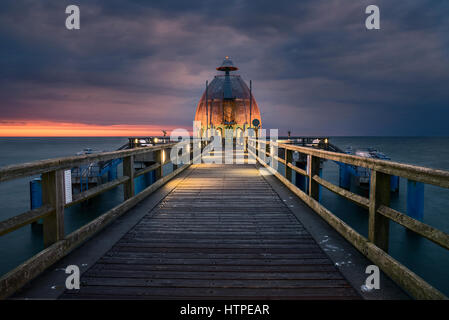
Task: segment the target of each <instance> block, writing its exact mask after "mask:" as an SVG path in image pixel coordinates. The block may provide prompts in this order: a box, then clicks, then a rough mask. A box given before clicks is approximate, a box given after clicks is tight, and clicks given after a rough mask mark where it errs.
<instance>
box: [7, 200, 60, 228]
mask: <svg viewBox="0 0 449 320" xmlns="http://www.w3.org/2000/svg"><path fill="white" fill-rule="evenodd" d="M53 211H54V209H53V208H52V207H51V206H50V205H44V206H42V207H40V208H37V209H34V210H30V211H27V212H25V213H22V214H20V215H18V216H14V217H12V218H9V219H6V220H4V221H2V222H0V236H2V235H4V234H7V233H10V232H12V231H14V230H17V229H19V228H21V227H23V226H25V225H27V224H30V223H32V222H35V221H37V220H39V219H41V218H43V217H46V216H47V215H49V214H51V213H52V212H53Z"/></svg>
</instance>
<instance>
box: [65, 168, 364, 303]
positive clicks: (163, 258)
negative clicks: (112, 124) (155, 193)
mask: <svg viewBox="0 0 449 320" xmlns="http://www.w3.org/2000/svg"><path fill="white" fill-rule="evenodd" d="M61 298H62V299H359V298H360V297H359V296H358V294H357V293H356V291H355V290H354V289H353V288H352V287H351V286H350V285H349V283H348V282H347V280H346V279H345V278H344V277H343V276H342V275H341V274H340V272H339V271H338V270H337V269H336V268H335V266H334V265H333V263H332V261H331V260H330V259H329V258H328V257H327V256H326V254H325V253H324V252H323V251H322V250H321V248H320V247H319V246H318V245H317V243H316V242H315V240H314V239H312V237H311V236H310V234H309V233H308V232H307V231H306V230H305V229H304V227H303V226H302V224H301V223H300V222H299V221H298V220H297V219H296V217H295V216H294V215H293V213H291V211H290V210H289V209H288V207H287V206H286V205H285V204H284V202H283V201H282V200H281V199H280V198H279V196H278V194H277V193H275V192H274V191H273V189H272V188H271V186H270V185H269V184H268V183H267V182H266V181H265V179H264V178H263V177H262V176H261V175H260V174H259V170H258V169H257V168H256V167H255V166H254V165H247V164H246V165H206V164H202V165H195V166H193V170H192V172H191V173H190V174H189V175H188V176H187V177H186V178H185V179H184V180H183V181H182V182H181V183H180V184H179V185H178V186H177V187H176V188H175V189H174V190H173V191H172V192H171V193H170V194H169V195H168V196H167V197H166V198H164V200H163V201H162V202H161V203H160V204H159V205H158V206H157V207H156V208H154V209H153V210H151V211H150V212H149V213H148V214H147V215H146V216H145V217H144V218H143V219H142V220H141V221H140V222H138V223H137V224H136V225H135V226H134V227H133V228H132V229H131V230H130V231H129V232H128V233H127V234H126V235H125V236H124V237H123V238H122V239H121V240H120V241H119V242H117V243H116V244H115V245H114V246H113V247H112V248H111V250H110V251H109V252H107V254H106V255H105V256H103V257H102V258H100V259H99V260H98V261H97V262H96V264H95V265H93V266H92V267H91V268H90V269H89V270H88V271H86V272H85V273H84V274H83V276H82V278H81V289H80V290H71V291H68V290H67V291H65V293H64V294H63V295H62V296H61Z"/></svg>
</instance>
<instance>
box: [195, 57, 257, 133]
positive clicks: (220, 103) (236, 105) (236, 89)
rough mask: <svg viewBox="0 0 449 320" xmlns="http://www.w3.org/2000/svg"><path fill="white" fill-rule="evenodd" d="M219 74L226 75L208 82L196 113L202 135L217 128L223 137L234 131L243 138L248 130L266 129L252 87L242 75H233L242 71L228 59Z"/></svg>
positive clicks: (220, 67) (219, 68)
mask: <svg viewBox="0 0 449 320" xmlns="http://www.w3.org/2000/svg"><path fill="white" fill-rule="evenodd" d="M217 70H218V71H223V72H224V73H225V74H224V75H223V74H221V75H216V76H215V77H214V79H213V80H212V81H211V82H210V83H206V90H205V91H204V93H203V95H202V97H201V99H200V101H199V103H198V106H197V109H196V114H195V121H199V122H201V133H200V134H201V135H202V134H204V132H205V131H206V130H207V129H215V130H217V131H218V133H219V134H220V135H223V134H224V130H225V129H232V130H233V132H234V136H239V135H240V134H242V133H243V132H244V131H245V130H246V129H248V128H254V129H255V130H258V129H260V128H261V127H262V119H261V116H260V111H259V107H258V105H257V102H256V100H255V99H254V96H253V94H252V88H251V87H252V85H251V82H250V87H249V88H248V86H247V84H246V83H245V81H243V79H242V78H241V77H240V75H236V74H231V72H233V71H237V70H238V68H237V67H236V66H235V65H234V63H233V62H232V60H231V59H230V58H229V57H225V59H224V60H223V63H222V64H221V66H219V67H218V68H217Z"/></svg>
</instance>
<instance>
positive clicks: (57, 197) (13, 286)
mask: <svg viewBox="0 0 449 320" xmlns="http://www.w3.org/2000/svg"><path fill="white" fill-rule="evenodd" d="M183 147H185V150H184V151H183V154H182V156H180V155H179V151H181V150H182V148H183ZM204 147H206V143H202V144H199V146H198V148H197V146H196V145H195V148H194V145H193V142H190V141H184V142H177V143H168V144H162V145H157V146H151V147H139V148H133V149H127V150H119V151H113V152H103V153H96V154H88V155H81V156H73V157H64V158H57V159H49V160H41V161H35V162H31V163H25V164H20V165H10V166H6V167H3V168H0V183H1V182H5V181H9V180H13V179H19V178H24V177H30V176H33V175H37V174H42V206H41V207H40V208H37V209H34V210H30V211H27V212H25V213H22V214H20V215H17V216H14V217H12V218H9V219H6V220H4V221H1V222H0V236H3V235H5V234H8V233H10V232H12V231H14V230H17V229H19V228H21V227H23V226H26V225H29V224H31V223H33V222H36V221H38V220H40V219H42V220H43V241H44V247H45V249H44V250H42V251H40V252H39V253H38V254H36V255H35V256H33V257H31V258H30V259H28V260H27V261H25V262H24V263H22V264H21V265H19V266H18V267H16V268H14V269H13V270H11V271H10V272H8V273H7V274H5V275H3V276H2V277H1V278H0V299H5V298H7V297H9V296H10V295H12V294H13V293H15V292H16V291H17V290H18V289H20V288H21V287H23V286H24V285H25V284H26V283H27V282H29V281H30V280H32V279H34V278H35V277H37V276H38V275H39V274H41V273H42V272H43V271H44V270H45V269H47V268H48V267H49V266H51V265H52V264H54V263H55V262H57V261H58V260H60V259H61V258H62V257H64V256H66V255H67V254H68V253H70V252H71V251H72V250H73V249H75V248H76V247H78V246H79V245H80V244H82V243H83V242H85V241H86V240H88V239H89V238H90V237H92V236H93V235H94V234H96V233H97V232H98V231H100V230H102V229H103V228H104V227H105V226H107V225H108V224H109V223H111V222H112V221H114V220H115V219H116V218H118V217H119V216H121V215H122V214H124V213H125V212H127V211H128V210H129V209H131V208H132V207H134V206H135V205H136V204H137V203H138V202H140V201H142V200H143V199H145V198H146V197H147V196H148V195H150V194H151V193H153V192H154V191H155V190H157V189H158V188H160V187H161V186H163V185H164V184H165V183H166V182H167V181H169V180H170V179H172V178H173V177H175V176H176V175H178V174H179V173H181V172H182V171H183V170H184V169H186V168H187V167H188V166H190V164H191V163H192V162H195V161H197V158H198V154H197V153H198V151H197V150H198V149H199V150H200V151H201V149H202V148H204ZM174 148H176V149H177V151H178V159H179V160H180V161H179V164H180V165H179V167H178V165H176V164H174V163H173V161H172V160H173V159H171V162H172V163H173V171H172V172H171V173H169V174H167V175H165V176H164V174H163V166H164V165H165V164H167V163H168V162H169V161H170V160H169V155H170V151H171V149H174ZM149 153H152V154H153V158H154V159H155V161H153V162H155V163H154V164H151V165H149V166H147V167H145V168H143V169H140V170H137V171H136V170H135V169H134V159H135V157H136V156H143V155H146V154H149ZM181 157H183V159H181ZM113 159H123V176H122V177H118V178H117V179H115V180H113V181H110V182H107V183H104V184H101V185H99V186H97V187H94V188H91V189H89V190H87V191H84V192H81V193H78V194H76V195H74V196H73V199H72V201H71V202H70V203H66V202H65V195H64V192H65V187H64V170H68V169H71V168H73V167H76V166H79V165H82V164H86V163H92V162H99V161H108V160H113ZM152 171H154V172H155V178H156V181H155V182H154V183H152V184H151V185H149V186H148V187H147V188H145V189H144V190H142V191H141V192H139V193H136V192H135V189H134V188H135V185H134V179H135V178H137V177H140V176H142V175H144V174H147V173H149V172H152ZM121 184H123V185H124V201H123V202H122V203H121V204H119V205H118V206H116V207H114V208H112V209H111V210H109V211H107V212H106V213H104V214H102V215H100V216H99V217H97V218H96V219H94V220H92V221H91V222H89V223H87V224H86V225H84V226H82V227H81V228H79V229H77V230H75V231H74V232H72V233H70V234H68V235H65V233H64V209H65V208H67V207H70V206H73V205H75V204H78V203H80V202H83V201H86V200H88V199H90V198H93V197H96V196H98V195H100V194H102V193H104V192H105V191H108V190H111V189H113V188H115V187H117V186H119V185H121Z"/></svg>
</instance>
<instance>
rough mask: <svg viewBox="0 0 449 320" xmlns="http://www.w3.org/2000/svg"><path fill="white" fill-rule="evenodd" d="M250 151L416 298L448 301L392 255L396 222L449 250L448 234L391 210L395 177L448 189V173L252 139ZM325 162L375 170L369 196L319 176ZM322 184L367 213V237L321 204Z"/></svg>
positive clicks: (372, 173)
mask: <svg viewBox="0 0 449 320" xmlns="http://www.w3.org/2000/svg"><path fill="white" fill-rule="evenodd" d="M272 148H278V149H284V154H285V156H284V158H280V157H278V156H276V155H274V154H277V152H272V151H273V150H272ZM295 151H297V152H299V153H301V154H304V155H306V156H307V163H308V164H307V170H303V169H301V168H298V167H296V166H295V165H293V163H292V158H293V157H292V154H293V152H295ZM248 152H249V153H250V156H252V157H254V158H256V159H257V161H259V163H261V164H262V165H264V166H265V167H266V168H267V169H268V170H270V171H271V172H272V173H273V174H274V175H275V176H276V177H277V178H278V179H279V180H280V181H282V182H283V183H284V184H285V185H286V186H287V187H288V188H289V189H290V190H291V191H293V192H294V193H295V194H296V195H297V196H298V197H299V198H301V199H302V200H303V201H304V202H305V203H306V204H308V205H309V206H310V207H311V208H312V209H313V210H314V211H315V212H316V213H318V215H320V216H321V217H322V218H323V219H324V220H325V221H327V222H328V223H329V224H330V225H331V226H332V227H333V228H334V229H336V230H337V231H338V232H339V233H340V234H341V235H342V236H343V237H344V238H345V239H346V240H347V241H349V242H350V243H351V244H352V245H353V246H354V247H355V248H357V249H358V250H359V251H360V252H361V253H362V254H364V255H365V256H366V257H367V258H368V259H370V260H371V261H372V262H373V263H375V264H376V265H377V266H379V268H381V269H382V270H383V271H384V272H385V273H386V274H387V275H388V276H389V277H390V278H392V279H393V280H394V281H395V282H396V283H398V285H399V286H401V287H402V288H403V289H405V290H406V291H407V292H409V293H410V294H411V295H412V296H413V297H415V298H417V299H447V297H446V296H445V295H444V294H442V293H441V292H440V291H439V290H437V289H436V288H434V287H432V286H431V285H430V284H428V283H427V282H426V281H424V280H423V279H422V278H421V277H419V276H418V275H416V274H415V273H413V272H412V271H411V270H409V269H408V268H407V267H405V266H404V265H402V264H401V263H399V262H398V261H396V260H395V259H394V258H392V257H391V256H390V255H388V242H389V222H390V220H391V221H394V222H396V223H398V224H400V225H402V226H404V227H405V228H407V229H408V230H411V231H413V232H415V233H417V234H418V235H420V236H422V237H424V238H426V239H429V240H430V241H432V242H434V243H436V244H438V245H439V246H441V247H443V248H445V249H449V234H447V233H445V232H442V231H440V230H438V229H436V228H434V227H432V226H429V225H427V224H425V223H423V222H421V221H418V220H415V219H413V218H411V217H409V216H407V215H405V214H403V213H401V212H399V211H396V210H394V209H392V208H390V207H389V205H390V176H400V177H404V178H407V179H410V180H414V181H417V182H422V183H427V184H432V185H435V186H439V187H443V188H449V172H447V171H442V170H434V169H429V168H424V167H418V166H413V165H407V164H401V163H396V162H391V161H385V160H377V159H371V158H363V157H358V156H353V155H348V154H344V153H336V152H330V151H324V150H319V149H314V148H307V147H300V146H295V145H290V144H282V143H277V142H274V141H265V140H256V139H249V141H248ZM267 157H271V159H272V160H271V162H272V163H274V162H276V161H278V162H281V163H283V164H284V167H285V173H284V175H282V174H280V173H279V172H278V171H277V170H275V169H273V167H271V166H270V164H267ZM320 159H328V160H334V161H338V162H342V163H346V164H349V165H354V166H359V167H364V168H368V169H370V170H371V183H370V192H369V198H366V197H363V196H360V195H358V194H355V193H352V192H350V191H348V190H345V189H343V188H340V187H339V186H337V185H334V184H332V183H330V182H329V181H326V180H324V179H323V178H321V177H320V176H319V168H320ZM292 171H295V172H297V173H299V174H300V175H303V176H306V177H307V178H308V182H309V186H308V193H305V192H304V191H302V190H301V189H299V188H298V187H297V186H295V185H294V184H293V183H292V182H291V181H292ZM320 185H321V186H323V187H324V188H326V189H328V190H330V191H332V192H334V193H336V194H338V195H340V196H342V197H344V198H346V199H348V200H350V201H352V202H354V203H356V204H357V205H359V206H361V207H363V208H366V209H368V212H369V217H368V219H369V223H368V225H369V226H368V229H369V230H368V238H366V237H364V236H362V235H361V234H359V233H358V232H356V231H355V230H354V229H353V228H351V227H350V226H349V225H348V224H346V223H345V222H344V221H342V220H341V219H339V218H338V217H337V216H336V215H335V214H333V213H332V212H331V211H329V210H328V209H326V208H325V207H324V206H322V205H321V204H320V203H319V186H320Z"/></svg>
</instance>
